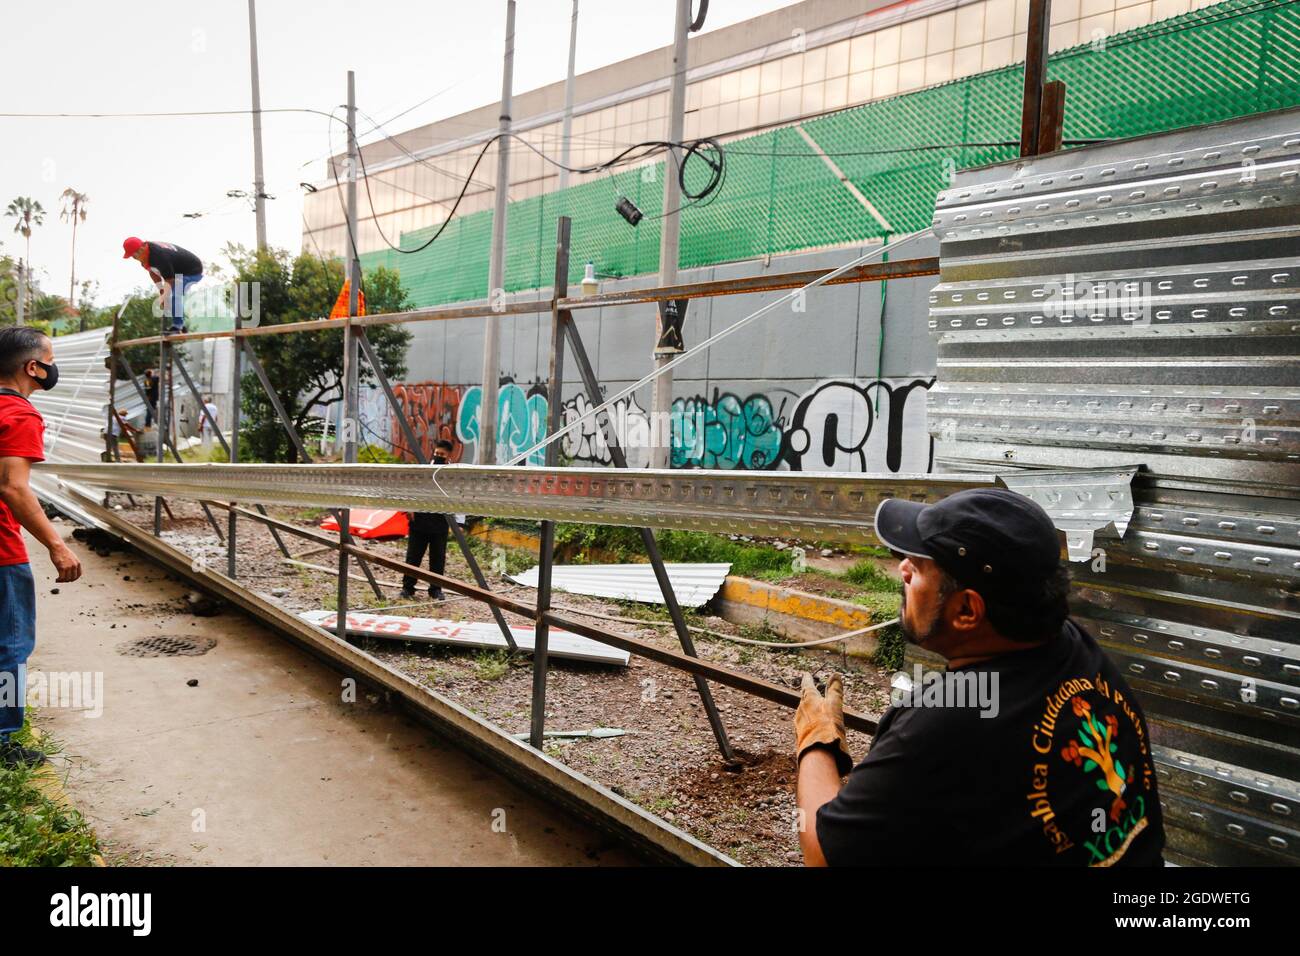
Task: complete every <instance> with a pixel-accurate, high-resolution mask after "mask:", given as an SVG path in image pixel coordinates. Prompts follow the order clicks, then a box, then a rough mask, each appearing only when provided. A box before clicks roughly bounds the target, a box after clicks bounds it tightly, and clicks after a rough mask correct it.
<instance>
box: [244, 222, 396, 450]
mask: <svg viewBox="0 0 1300 956" xmlns="http://www.w3.org/2000/svg"><path fill="white" fill-rule="evenodd" d="M227 255H228V257H229V258H230V261H231V264H232V265H233V267H234V276H233V278H234V280H235V281H237V282H249V283H251V282H256V283H258V284H259V285H258V290H259V295H258V306H259V313H260V316H259V321H260V324H261V325H264V326H265V325H278V324H282V323H286V322H301V321H305V320H308V319H319V318H323V317H324V316H327V315H329V312H330V309H331V308H332V307H333V305H334V300H335V299H336V298H338V294H339V290H340V289H341V288H342V287H343V278H344V273H343V265H342V263H341V262H338V261H332V262H323V261H322V260H320V259H318V258H315V257H313V256H311V255H307V254H303V255H300V256H298V258H296V259H292V260H291V259H290V258H289V254H288V252H286V251H284V250H279V249H277V250H262V251H260V252H248V251H246V250H244V249H241V248H239V247H228V248H227ZM362 289H363V290H364V291H365V295H366V311H367V312H368V313H369V314H371V315H378V314H381V313H385V312H401V311H403V310H404V309H406V308H408V307H409V303H408V300H407V296H406V291H405V290H404V289H403V288H402V283H401V278H400V277H399V276H398V274H397V273H396V272H394V271H392V270H390V269H384V268H382V267H381V268H378V269H375V270H373V271H371V272H368V273H366V274H365V275H364V276H363V278H362ZM245 301H249V300H248V297H247V296H246V297H245ZM367 336H368V338H369V339H370V343H371V345H373V346H374V349H375V351H376V352H377V353H378V355H379V359H380V362H381V363H382V364H383V367H384V374H385V375H387V376H388V377H389V378H390V379H392V378H399V377H401V376H402V375H405V374H406V364H405V357H406V346H407V344H408V343H409V342H410V339H411V333H410V332H409V331H408V330H407V329H406V328H405V327H404V326H400V325H391V326H373V327H371V328H370V329H368V330H367ZM247 341H249V342H251V343H252V346H253V349H254V351H255V352H256V354H257V357H258V359H259V360H260V361H261V363H262V366H263V367H264V368H265V369H266V374H267V376H268V377H269V378H270V380H271V382H272V383H273V384H274V385H275V386H276V393H277V395H278V397H279V399H280V401H281V402H282V403H283V405H284V408H285V411H286V413H287V414H288V415H289V417H290V419H292V421H293V424H294V427H295V428H296V429H297V430H298V432H299V433H300V434H301V432H302V430H303V425H304V423H305V422H306V420H307V417H308V413H309V411H310V409H311V408H312V406H313V405H325V406H329V405H333V404H335V403H337V402H338V401H340V400H341V399H342V397H343V396H342V390H341V388H340V382H341V380H342V377H343V330H342V329H329V330H325V331H319V332H315V331H313V332H296V333H292V334H289V335H267V336H255V337H252V338H250V339H248V340H247ZM358 368H359V377H360V380H361V382H362V384H367V383H373V382H374V381H375V379H374V375H373V374H372V373H371V371H370V367H369V365H368V364H367V363H366V362H365V360H364V358H363V360H362V361H361V362H360V364H359V366H358ZM242 395H243V401H242V414H243V416H244V423H243V426H242V427H241V428H240V441H239V451H240V455H239V457H240V459H241V460H244V461H290V462H292V461H296V460H297V451H296V449H294V447H293V443H292V442H291V441H290V440H289V436H288V434H287V433H286V432H285V430H284V428H282V427H281V425H280V422H279V419H278V418H277V417H276V415H275V410H274V409H273V408H272V406H271V402H270V400H269V399H268V398H267V396H266V394H265V392H263V390H262V387H261V385H260V384H259V383H258V381H257V379H256V378H255V377H254V376H253V375H252V374H251V373H250V374H248V375H246V376H245V377H244V381H243V385H242ZM358 437H359V438H360V440H361V441H362V442H363V443H364V442H365V439H366V436H364V435H362V436H358Z"/></svg>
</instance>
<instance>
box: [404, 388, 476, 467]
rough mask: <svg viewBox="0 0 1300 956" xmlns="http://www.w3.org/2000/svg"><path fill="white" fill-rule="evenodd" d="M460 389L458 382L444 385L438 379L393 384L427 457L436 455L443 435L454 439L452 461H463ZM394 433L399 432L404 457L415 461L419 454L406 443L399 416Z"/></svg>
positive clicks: (447, 438)
mask: <svg viewBox="0 0 1300 956" xmlns="http://www.w3.org/2000/svg"><path fill="white" fill-rule="evenodd" d="M460 391H461V390H460V388H459V387H458V386H456V385H442V384H440V383H438V382H418V383H410V382H408V383H405V384H399V385H394V386H393V392H394V394H395V395H396V396H397V401H398V404H399V405H401V407H402V414H403V415H404V416H406V420H407V421H408V422H410V424H411V430H412V431H414V432H415V439H416V441H417V442H418V443H419V447H420V451H421V452H422V453H423V455H424V459H425V461H428V460H429V459H431V458H432V457H433V446H434V443H435V442H437V441H438V440H439V439H446V440H447V441H449V442H451V445H452V449H451V455H450V456H449V457H450V459H451V460H452V461H460V456H461V453H462V452H463V451H464V447H465V446H464V445H463V444H462V443H461V439H460V436H459V435H457V427H456V426H457V415H458V413H459V411H460ZM392 434H393V435H394V436H395V444H397V445H398V446H399V449H400V451H401V452H402V454H401V457H402V458H403V459H404V460H406V461H412V462H413V461H415V460H416V458H415V456H414V455H413V454H410V452H409V449H407V448H406V447H405V444H406V442H405V441H404V440H403V435H402V430H401V426H400V425H399V424H398V422H397V421H396V420H394V421H393V429H392Z"/></svg>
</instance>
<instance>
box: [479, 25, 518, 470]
mask: <svg viewBox="0 0 1300 956" xmlns="http://www.w3.org/2000/svg"><path fill="white" fill-rule="evenodd" d="M514 70H515V0H507V3H506V56H505V66H504V67H503V69H502V76H501V118H500V124H501V125H500V130H499V132H500V138H499V139H497V181H496V190H497V193H496V204H495V206H494V207H493V211H492V256H491V258H490V259H489V260H488V305H489V306H490V307H491V308H492V310H493V314H491V315H489V316H488V317H487V319H486V321H485V322H484V325H483V390H482V395H483V400H482V402H481V403H480V404H479V413H478V423H479V426H478V463H479V464H480V465H492V464H496V455H497V388H498V385H499V379H500V377H501V316H500V315H498V314H496V313H497V310H499V309H501V308H502V307H503V306H504V305H505V297H506V291H505V285H506V282H505V262H506V200H507V199H508V198H509V192H510V137H509V135H508V134H509V132H510V108H511V103H510V99H511V86H512V84H513V81H514Z"/></svg>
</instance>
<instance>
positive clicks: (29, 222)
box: [5, 196, 45, 309]
mask: <svg viewBox="0 0 1300 956" xmlns="http://www.w3.org/2000/svg"><path fill="white" fill-rule="evenodd" d="M5 215H6V216H9V217H10V218H13V219H17V220H18V222H17V223H15V224H14V232H16V233H19V234H20V235H21V236H22V237H23V238H24V239H26V240H27V264H26V275H27V301H28V304H29V305H28V307H29V309H30V303H31V301H32V282H31V276H32V230H33V229H34V228H36V227H37V226H40V225H44V223H45V207H44V206H42V205H41V204H40V203H39V202H37V201H36V200H35V199H31V198H29V197H27V196H19V197H18V198H17V199H15V200H13V202H11V203H9V208H7V209H6V210H5Z"/></svg>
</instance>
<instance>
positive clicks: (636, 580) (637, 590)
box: [509, 564, 731, 607]
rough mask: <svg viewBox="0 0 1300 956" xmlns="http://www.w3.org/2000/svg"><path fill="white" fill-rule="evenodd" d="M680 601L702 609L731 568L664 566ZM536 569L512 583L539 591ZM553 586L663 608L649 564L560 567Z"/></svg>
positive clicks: (515, 577) (553, 573)
mask: <svg viewBox="0 0 1300 956" xmlns="http://www.w3.org/2000/svg"><path fill="white" fill-rule="evenodd" d="M664 567H665V568H667V569H668V580H669V581H671V582H672V585H673V591H674V592H675V593H676V595H677V601H678V603H679V604H681V605H682V607H699V606H700V605H702V604H706V603H708V601H709V600H710V599H711V598H712V597H713V595H715V594H717V593H718V588H720V587H722V582H723V581H724V580H725V579H726V577H727V573H728V572H729V571H731V565H730V564H665V565H664ZM537 572H538V568H537V567H536V566H534V567H532V568H529V569H528V570H527V571H525V572H524V573H523V574H514V575H510V576H509V577H510V580H511V581H514V582H515V583H516V584H522V585H524V586H526V587H530V588H535V587H537ZM551 586H552V587H554V588H556V589H557V590H560V591H568V592H569V593H570V594H586V595H589V596H590V597H603V598H616V599H620V600H626V601H640V602H642V603H644V604H663V603H664V596H663V592H662V591H660V590H659V582H658V580H656V578H655V572H654V568H653V567H651V566H650V565H648V564H560V565H556V566H555V567H554V568H552V569H551Z"/></svg>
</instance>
